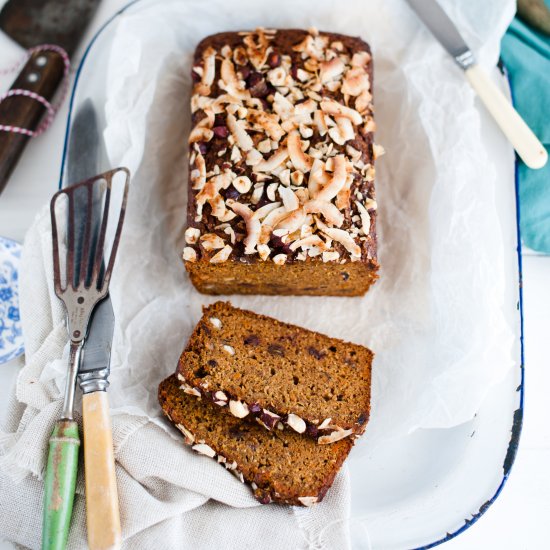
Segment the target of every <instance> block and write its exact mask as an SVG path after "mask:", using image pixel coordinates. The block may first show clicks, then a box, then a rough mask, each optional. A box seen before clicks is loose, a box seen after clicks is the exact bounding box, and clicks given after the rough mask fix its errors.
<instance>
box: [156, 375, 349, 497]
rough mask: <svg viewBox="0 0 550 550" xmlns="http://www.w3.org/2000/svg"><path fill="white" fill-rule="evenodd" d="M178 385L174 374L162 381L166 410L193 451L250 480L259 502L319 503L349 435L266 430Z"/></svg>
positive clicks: (346, 451) (346, 447) (341, 459)
mask: <svg viewBox="0 0 550 550" xmlns="http://www.w3.org/2000/svg"><path fill="white" fill-rule="evenodd" d="M180 386H181V382H178V380H177V378H176V376H175V375H173V376H170V377H169V378H167V379H166V380H164V381H162V382H161V383H160V386H159V394H158V397H159V402H160V405H161V407H162V410H163V412H164V414H165V415H166V416H167V417H168V419H169V420H170V421H171V422H173V423H174V425H175V426H176V427H177V428H178V429H179V430H180V431H181V432H182V433H183V435H184V436H185V442H186V443H187V444H188V445H191V446H192V449H193V450H195V451H197V452H198V453H201V454H203V455H206V456H209V457H211V458H214V459H217V461H218V462H219V463H220V464H222V465H224V466H225V468H227V469H228V470H230V471H231V472H232V473H233V474H235V475H236V476H237V478H238V479H240V480H241V481H242V482H243V483H244V482H245V481H246V482H248V483H249V484H250V485H251V486H252V490H253V491H254V496H255V497H256V498H257V499H258V500H259V501H260V502H261V503H262V504H268V503H269V502H280V503H285V504H295V505H302V506H310V505H312V504H314V503H316V502H320V501H321V500H322V499H323V497H324V496H325V494H326V492H327V491H328V489H329V488H330V486H331V485H332V482H333V481H334V477H335V475H336V473H337V472H338V470H339V469H340V467H341V465H342V463H343V462H344V460H345V458H346V457H347V456H348V454H349V452H350V450H351V448H352V446H353V442H352V441H351V440H349V439H346V440H342V441H339V442H338V443H335V444H334V445H328V446H327V445H325V446H321V445H317V444H316V443H315V441H314V440H313V439H309V438H305V437H302V436H300V435H298V434H297V433H294V432H292V431H291V430H285V431H279V430H276V431H274V432H268V431H267V430H264V429H263V428H262V427H260V426H259V425H258V424H257V423H255V422H248V421H246V420H244V421H243V420H239V419H238V418H235V417H234V416H231V415H229V414H223V413H222V412H221V411H220V410H219V409H218V408H216V407H213V406H212V404H211V403H210V402H208V401H206V400H205V399H196V398H194V397H193V396H190V395H188V394H186V393H184V392H183V391H182V390H181V387H180Z"/></svg>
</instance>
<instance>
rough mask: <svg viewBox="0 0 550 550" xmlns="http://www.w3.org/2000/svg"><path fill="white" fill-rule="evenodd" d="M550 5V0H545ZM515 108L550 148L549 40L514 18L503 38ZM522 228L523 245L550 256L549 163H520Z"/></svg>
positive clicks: (504, 58) (505, 59) (502, 54)
mask: <svg viewBox="0 0 550 550" xmlns="http://www.w3.org/2000/svg"><path fill="white" fill-rule="evenodd" d="M546 3H547V5H548V4H550V0H546ZM501 57H502V60H503V62H504V65H505V66H506V68H507V69H508V72H509V75H510V82H511V86H512V93H513V95H514V102H515V105H516V109H517V110H518V111H519V113H520V114H521V116H522V117H523V118H524V119H525V121H526V122H527V124H528V125H529V126H530V127H531V129H532V130H533V131H534V132H535V134H536V135H537V136H538V138H539V139H540V140H541V141H542V143H543V144H544V146H545V147H546V150H547V151H548V150H549V149H550V38H549V37H547V36H544V35H543V34H541V33H539V32H537V31H535V30H533V29H532V28H531V27H529V26H527V25H526V24H525V23H523V22H522V21H520V20H519V19H517V18H516V19H514V21H513V22H512V24H511V25H510V27H509V28H508V31H507V32H506V34H505V35H504V38H503V39H502V49H501ZM518 168H519V173H518V177H519V206H520V227H521V236H522V239H523V242H524V243H525V244H526V245H527V246H528V247H529V248H532V249H533V250H537V251H539V252H544V253H546V254H550V162H549V163H547V164H546V166H545V167H544V168H541V169H540V170H531V169H529V168H527V166H525V164H523V162H521V161H520V163H519V167H518Z"/></svg>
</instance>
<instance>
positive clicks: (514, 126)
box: [407, 0, 548, 169]
mask: <svg viewBox="0 0 550 550" xmlns="http://www.w3.org/2000/svg"><path fill="white" fill-rule="evenodd" d="M407 2H408V4H409V5H410V6H411V8H412V9H413V10H414V11H415V12H416V14H417V15H418V16H419V17H420V19H421V20H422V21H423V23H424V24H425V25H426V27H428V29H429V30H430V31H431V33H432V34H433V35H434V36H435V37H436V38H437V40H438V41H439V42H440V43H441V45H442V46H443V47H444V48H445V49H446V50H447V51H448V52H449V53H450V54H451V56H452V57H453V58H454V60H455V61H456V63H457V64H458V66H459V67H461V68H462V69H463V70H464V72H465V75H466V78H467V80H468V82H469V83H470V85H471V86H472V88H473V89H474V90H475V91H476V93H477V94H478V96H479V97H480V99H481V101H482V102H483V104H484V105H485V107H486V108H487V110H488V111H489V113H490V114H491V115H492V116H493V118H494V119H495V121H496V123H497V124H498V125H499V126H500V129H501V130H502V132H503V133H504V135H505V136H506V137H507V138H508V140H509V141H510V143H511V144H512V145H513V147H514V149H515V150H516V152H517V154H518V155H519V156H520V158H521V159H522V160H523V162H524V163H525V164H526V165H527V166H529V168H533V169H538V168H542V167H543V166H544V165H545V164H546V162H547V160H548V153H547V151H546V149H545V148H544V145H543V144H542V143H541V142H540V141H539V139H538V138H537V136H535V134H534V133H533V132H532V131H531V129H530V128H529V127H528V126H527V124H526V123H525V121H524V120H523V119H522V118H521V116H520V115H519V113H518V112H517V111H516V110H515V109H514V107H513V106H512V104H511V103H510V101H508V99H507V98H506V96H505V95H504V94H503V93H502V92H501V91H500V89H499V88H498V87H497V86H496V85H495V84H494V82H493V81H492V80H491V79H490V78H489V76H488V75H487V74H486V73H485V71H484V70H483V69H482V68H481V67H480V66H479V65H478V64H477V62H476V59H475V56H474V54H473V52H472V51H471V49H470V48H469V47H468V45H467V44H466V42H465V40H464V39H463V38H462V35H461V34H460V32H459V31H458V29H457V28H456V26H455V24H454V23H453V22H452V20H451V19H450V18H449V16H448V15H447V13H446V12H445V10H443V8H442V7H441V6H440V5H439V3H438V2H437V1H436V0H407Z"/></svg>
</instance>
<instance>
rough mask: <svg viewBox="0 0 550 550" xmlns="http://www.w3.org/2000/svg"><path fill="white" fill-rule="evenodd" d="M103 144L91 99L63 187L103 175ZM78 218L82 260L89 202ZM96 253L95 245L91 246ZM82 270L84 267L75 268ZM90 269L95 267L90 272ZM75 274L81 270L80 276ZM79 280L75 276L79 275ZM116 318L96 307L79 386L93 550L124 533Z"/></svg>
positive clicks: (80, 203) (103, 305)
mask: <svg viewBox="0 0 550 550" xmlns="http://www.w3.org/2000/svg"><path fill="white" fill-rule="evenodd" d="M102 153H103V140H102V138H101V133H100V129H99V117H98V116H97V112H96V109H95V107H94V104H93V102H92V100H91V99H86V100H85V101H84V102H83V103H82V105H81V106H80V108H79V109H78V111H77V112H76V114H75V117H74V119H73V122H72V124H71V128H70V132H69V142H68V147H67V159H66V164H65V170H64V173H63V182H62V183H63V185H64V186H66V185H74V184H75V183H78V182H79V181H82V180H85V179H88V178H89V177H91V176H95V175H96V174H97V173H98V172H99V170H100V164H101V158H102ZM74 201H75V208H74V218H75V224H74V225H75V226H76V227H77V228H78V227H80V230H78V229H76V230H75V244H76V250H75V252H76V254H77V255H78V258H79V259H80V258H81V256H82V242H83V239H84V234H83V227H84V223H83V219H84V217H85V216H86V214H85V210H84V205H85V204H86V200H85V197H84V196H82V195H77V194H75V197H74ZM101 207H102V204H101V199H100V197H99V196H97V197H94V200H93V203H92V223H94V224H97V223H99V221H98V216H94V215H93V213H94V212H99V211H100V209H101ZM92 247H93V249H94V248H95V243H92ZM75 264H76V265H79V262H75ZM88 269H91V266H88ZM75 271H76V270H75ZM75 276H76V273H75ZM114 325H115V316H114V313H113V306H112V303H111V298H110V296H109V295H107V297H106V298H105V299H104V300H103V301H101V302H100V303H99V304H97V306H96V308H95V310H94V312H93V314H92V317H91V319H90V322H89V323H88V334H87V336H86V340H85V343H84V349H83V351H82V357H81V361H80V367H79V370H78V383H79V385H80V389H81V390H82V393H83V394H84V395H83V397H82V416H83V424H84V471H85V482H86V525H87V531H88V546H89V548H90V549H91V550H99V549H104V548H120V544H121V539H122V537H121V528H120V512H119V506H118V494H117V484H116V475H115V459H114V451H113V438H112V428H111V420H110V415H109V401H108V397H107V392H106V390H107V388H108V386H109V373H110V368H111V367H110V363H111V346H112V341H113V332H114Z"/></svg>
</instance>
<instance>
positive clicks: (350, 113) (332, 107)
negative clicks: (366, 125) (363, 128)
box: [319, 99, 363, 126]
mask: <svg viewBox="0 0 550 550" xmlns="http://www.w3.org/2000/svg"><path fill="white" fill-rule="evenodd" d="M319 105H320V107H321V110H322V111H324V112H325V113H327V114H329V115H334V116H343V117H346V118H349V119H350V120H351V121H352V122H353V124H356V125H357V126H358V125H360V124H361V123H362V122H363V117H362V116H361V115H360V114H359V113H358V112H357V111H356V110H355V109H351V108H350V107H346V106H345V105H342V104H341V103H338V102H337V101H334V100H333V99H325V100H323V101H321V103H320V104H319Z"/></svg>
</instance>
